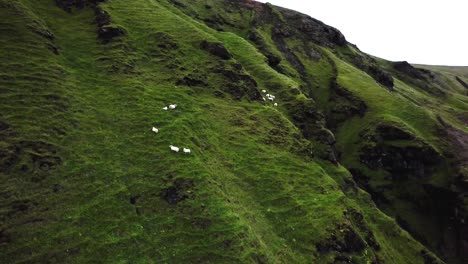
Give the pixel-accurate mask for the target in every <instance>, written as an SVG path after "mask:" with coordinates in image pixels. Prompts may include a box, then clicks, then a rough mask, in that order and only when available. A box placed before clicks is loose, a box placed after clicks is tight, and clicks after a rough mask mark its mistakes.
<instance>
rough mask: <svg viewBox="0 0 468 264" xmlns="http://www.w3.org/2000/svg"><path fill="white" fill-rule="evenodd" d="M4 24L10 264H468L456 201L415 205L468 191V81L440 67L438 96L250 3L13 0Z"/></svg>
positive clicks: (4, 229) (2, 13)
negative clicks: (461, 147)
mask: <svg viewBox="0 0 468 264" xmlns="http://www.w3.org/2000/svg"><path fill="white" fill-rule="evenodd" d="M57 3H59V4H60V3H61V4H62V5H61V6H62V7H63V6H66V7H71V8H70V9H68V8H65V9H62V8H60V6H58V5H57ZM0 17H1V19H0V36H1V37H0V64H1V65H0V98H1V99H0V100H1V104H0V262H1V263H93V262H99V263H366V264H367V263H421V264H426V263H443V260H447V262H448V263H458V262H460V261H461V260H462V257H463V256H462V255H460V254H458V255H457V254H455V253H453V252H454V250H451V249H450V250H445V249H443V248H440V244H441V243H442V242H444V241H445V240H444V239H447V237H449V239H450V242H451V243H453V244H454V246H453V247H454V248H456V247H458V246H459V244H458V243H462V242H463V238H461V239H459V240H456V239H455V238H454V237H453V234H452V233H447V232H448V231H447V230H448V228H449V227H452V226H453V223H452V222H444V221H445V220H446V219H445V218H449V217H450V216H451V215H450V214H451V212H445V211H441V210H442V209H441V208H439V207H438V206H440V204H436V205H437V208H436V210H434V211H429V212H428V211H418V210H414V207H415V206H416V205H418V203H417V202H415V200H416V199H421V201H423V202H421V204H423V205H424V206H428V205H429V204H431V203H433V200H431V199H430V197H428V196H430V195H431V194H433V195H436V194H437V195H439V196H438V197H443V198H444V199H445V198H447V197H452V196H451V195H452V194H454V193H455V194H457V195H459V194H462V193H463V191H464V189H463V188H462V187H463V186H462V185H456V186H457V188H459V189H456V190H450V191H448V190H449V187H450V186H454V185H455V184H458V182H457V181H458V178H457V177H456V176H454V175H458V174H457V173H459V172H460V171H463V170H462V168H463V166H462V165H461V164H463V162H462V161H460V160H457V159H456V157H455V156H454V154H453V152H454V149H453V141H452V138H451V137H450V135H455V134H456V135H464V134H463V132H464V131H466V127H465V126H464V123H463V120H464V119H463V118H460V117H461V116H463V115H464V114H465V113H466V108H467V106H466V102H467V99H466V93H465V91H464V90H463V89H464V88H463V82H464V81H468V80H467V77H466V74H465V75H463V74H460V73H454V72H452V73H450V74H449V73H447V72H445V71H443V70H439V69H435V68H434V69H430V70H431V71H434V72H437V74H438V76H439V78H440V80H441V82H443V84H440V85H439V84H438V85H437V86H430V87H431V88H434V87H435V88H434V89H443V87H449V89H448V90H447V91H444V96H443V97H441V96H435V95H434V94H433V93H430V92H428V91H427V90H424V89H423V88H424V87H422V88H421V87H419V86H418V85H415V83H413V82H411V81H408V80H405V79H404V78H402V79H401V80H400V79H399V78H398V76H397V75H396V74H395V70H394V69H393V68H391V67H392V66H391V63H390V62H386V61H383V60H379V59H374V58H371V57H370V56H368V55H366V54H364V53H361V52H360V51H358V50H357V49H355V48H354V47H352V46H351V45H350V44H349V43H347V42H346V41H345V39H344V37H343V36H342V35H341V33H339V31H338V30H336V29H333V28H331V27H328V26H326V25H324V24H323V23H321V22H319V21H316V20H314V19H312V18H308V17H305V16H304V15H302V14H299V13H296V12H293V11H291V10H286V9H283V8H278V7H275V6H272V5H270V4H261V3H258V2H254V1H240V0H239V1H214V0H203V1H183V0H134V1H124V0H107V1H68V0H57V1H53V0H37V1H32V0H0ZM390 74H393V75H394V76H393V77H394V78H393V79H392V80H393V82H394V86H392V87H391V88H389V87H388V86H386V85H385V81H388V79H385V78H387V77H388V76H391V75H390ZM402 76H403V75H402ZM457 77H458V79H457ZM405 78H406V77H405ZM411 80H412V79H411ZM387 84H388V83H387ZM416 84H420V83H416ZM423 84H426V83H423ZM428 87H429V86H428ZM262 90H266V91H267V92H268V93H270V94H273V95H275V96H276V99H275V100H274V101H270V100H263V99H262V97H265V96H266V95H265V93H263V92H262ZM274 103H277V104H278V106H275V105H274ZM169 104H177V108H176V109H175V110H168V111H165V110H163V107H165V106H168V105H169ZM153 126H155V127H157V128H158V129H159V133H157V134H156V133H153V132H152V131H151V128H152V127H153ZM382 128H384V129H382ZM444 129H445V130H444ZM388 131H391V133H390V132H388ZM444 133H445V134H444ZM170 145H175V146H178V147H180V148H183V147H185V148H190V149H191V154H185V153H182V151H181V152H179V153H176V152H173V151H171V150H170V148H169V146H170ZM363 150H368V151H367V152H366V151H363ZM408 150H410V151H408ZM405 151H406V152H409V153H418V152H421V151H423V152H422V153H424V154H427V155H426V156H430V157H432V158H433V159H431V160H430V161H434V162H433V163H434V164H433V165H431V166H429V165H428V164H427V163H430V162H429V161H426V160H425V159H423V158H421V157H420V156H418V155H417V154H414V155H413V156H409V158H408V156H405V155H404V153H405ZM369 153H370V154H369ZM388 153H393V154H394V155H392V156H395V157H400V159H396V158H395V159H394V160H388V159H385V158H384V159H383V161H381V162H380V163H379V162H378V161H379V159H380V160H382V159H381V158H382V157H384V156H385V155H386V154H388ZM365 154H369V155H365ZM371 154H372V155H371ZM408 159H414V160H416V162H414V163H411V162H409V163H405V162H403V161H402V160H405V161H406V160H408ZM393 161H395V162H394V163H392V162H393ZM401 163H405V164H406V165H405V166H403V168H400V167H401V166H399V165H401ZM421 166H422V169H421ZM421 170H422V171H423V172H422V173H421ZM415 175H417V176H418V177H415ZM419 176H420V177H419ZM398 177H400V178H402V179H403V180H401V181H396V180H394V179H396V178H398ZM405 177H406V178H405ZM400 178H399V179H400ZM421 186H425V187H421ZM460 186H461V187H460ZM445 191H447V193H445ZM440 193H442V194H440ZM379 198H380V200H379ZM457 199H458V198H457ZM382 201H384V202H382ZM444 201H446V200H444ZM448 202H449V203H450V206H449V209H450V210H452V209H454V208H461V205H459V204H458V200H456V199H454V201H452V200H449V201H448ZM439 209H440V210H439ZM442 212H443V213H444V214H443V215H441V216H440V219H439V218H437V220H441V221H442V220H443V221H442V224H441V222H440V221H436V220H433V219H435V218H432V219H431V217H432V216H434V215H436V214H441V213H442ZM463 213H464V212H462V211H461V210H460V215H462V214H463ZM445 214H446V215H445ZM460 219H462V218H457V219H456V221H459V220H460ZM447 221H448V220H447ZM450 221H452V220H450ZM457 228H459V229H457V230H464V229H463V228H464V226H462V225H460V226H457ZM422 234H425V235H422ZM447 234H448V235H447ZM460 263H462V262H460Z"/></svg>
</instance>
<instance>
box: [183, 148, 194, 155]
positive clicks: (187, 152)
mask: <svg viewBox="0 0 468 264" xmlns="http://www.w3.org/2000/svg"><path fill="white" fill-rule="evenodd" d="M191 152H192V151H190V149H188V148H184V153H186V154H190V153H191Z"/></svg>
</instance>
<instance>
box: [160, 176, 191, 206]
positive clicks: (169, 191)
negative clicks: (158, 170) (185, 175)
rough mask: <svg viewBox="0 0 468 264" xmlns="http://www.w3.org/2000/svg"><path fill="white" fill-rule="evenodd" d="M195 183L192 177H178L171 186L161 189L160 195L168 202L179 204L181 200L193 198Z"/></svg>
mask: <svg viewBox="0 0 468 264" xmlns="http://www.w3.org/2000/svg"><path fill="white" fill-rule="evenodd" d="M193 188H194V183H193V181H192V180H190V179H176V180H175V181H174V182H173V183H172V184H171V186H169V187H168V188H166V189H164V190H162V191H161V193H160V195H161V198H163V199H164V200H165V201H166V202H167V203H169V204H171V205H177V204H178V203H179V202H181V201H183V200H185V199H188V198H193V194H192V189H193Z"/></svg>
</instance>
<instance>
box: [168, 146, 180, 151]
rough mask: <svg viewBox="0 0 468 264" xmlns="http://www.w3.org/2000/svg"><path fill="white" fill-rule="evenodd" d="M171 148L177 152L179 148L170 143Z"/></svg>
mask: <svg viewBox="0 0 468 264" xmlns="http://www.w3.org/2000/svg"><path fill="white" fill-rule="evenodd" d="M169 147H170V148H171V150H172V151H175V152H179V148H178V147H174V146H172V145H170V146H169Z"/></svg>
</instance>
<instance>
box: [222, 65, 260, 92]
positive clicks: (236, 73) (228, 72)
mask: <svg viewBox="0 0 468 264" xmlns="http://www.w3.org/2000/svg"><path fill="white" fill-rule="evenodd" d="M213 72H214V73H216V74H219V75H221V76H223V78H224V79H225V80H226V83H225V85H224V87H223V88H222V90H224V91H225V92H227V93H228V94H231V95H232V96H233V97H234V98H235V99H237V100H240V99H242V98H243V97H246V98H247V99H248V100H250V101H261V100H262V95H261V94H260V92H259V91H258V89H257V82H256V81H255V80H254V79H253V78H252V77H251V76H250V75H248V74H247V73H246V72H245V71H244V69H243V68H242V66H241V65H238V67H236V65H234V67H226V68H216V69H213Z"/></svg>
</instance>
